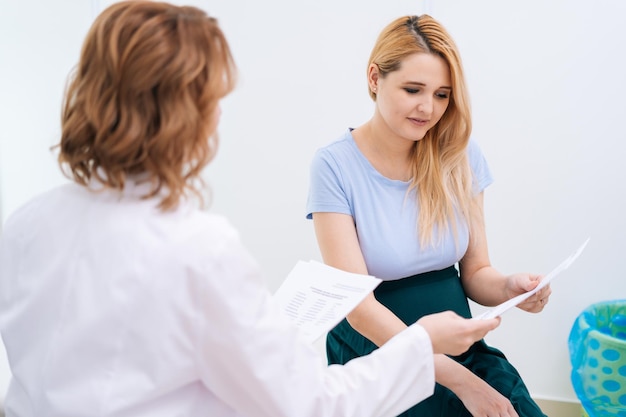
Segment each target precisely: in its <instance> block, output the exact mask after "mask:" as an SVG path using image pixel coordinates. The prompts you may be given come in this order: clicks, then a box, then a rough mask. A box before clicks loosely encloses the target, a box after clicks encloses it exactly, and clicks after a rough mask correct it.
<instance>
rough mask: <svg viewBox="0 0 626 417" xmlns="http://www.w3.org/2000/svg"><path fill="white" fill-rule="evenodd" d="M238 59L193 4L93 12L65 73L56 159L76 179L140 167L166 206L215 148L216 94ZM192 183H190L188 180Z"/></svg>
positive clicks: (227, 83)
mask: <svg viewBox="0 0 626 417" xmlns="http://www.w3.org/2000/svg"><path fill="white" fill-rule="evenodd" d="M235 77H236V67H235V63H234V60H233V57H232V54H231V52H230V48H229V46H228V43H227V41H226V38H225V37H224V35H223V33H222V31H221V30H220V28H219V26H218V23H217V21H216V19H214V18H212V17H210V16H208V15H207V14H206V13H205V12H203V11H202V10H200V9H197V8H195V7H188V6H185V7H178V6H174V5H171V4H168V3H161V2H152V1H125V2H120V3H116V4H113V5H111V6H109V7H108V8H107V9H105V10H104V11H103V12H102V13H101V14H100V15H99V16H98V17H97V18H96V20H95V22H94V23H93V25H92V26H91V29H90V30H89V33H88V34H87V37H86V39H85V42H84V44H83V47H82V52H81V56H80V61H79V63H78V65H77V67H76V68H75V70H74V71H73V74H72V75H71V76H70V79H69V84H68V87H67V91H66V94H65V100H64V106H63V112H62V121H61V124H62V132H61V141H60V143H59V148H60V153H59V157H58V160H59V164H60V165H61V168H62V169H63V171H64V173H65V174H66V175H67V176H68V177H70V178H72V179H73V180H74V181H76V182H77V183H79V184H81V185H88V184H89V182H90V181H91V180H96V181H99V182H100V183H102V184H104V185H105V187H110V188H113V189H119V190H122V189H123V188H124V184H125V182H126V181H127V180H128V177H129V176H134V175H140V176H141V177H142V178H143V176H147V177H148V178H149V180H150V181H151V183H152V187H151V191H150V192H149V193H148V194H147V195H145V196H144V197H145V198H149V197H153V196H156V195H157V194H158V195H159V196H161V197H162V199H161V201H160V203H159V207H160V208H161V209H163V210H168V209H172V208H174V207H176V206H177V204H178V202H179V201H180V199H181V197H182V196H184V195H186V194H187V192H188V191H191V192H192V193H193V194H195V195H196V196H197V197H199V198H200V201H202V194H201V189H200V187H199V184H198V182H199V183H200V184H202V180H201V178H200V172H201V170H202V169H203V168H204V167H205V166H206V164H208V163H209V162H210V161H211V159H212V158H213V156H214V155H215V152H216V151H217V144H218V140H217V135H216V134H215V131H216V129H217V123H218V118H219V114H218V112H219V107H218V104H219V100H220V99H221V98H222V97H224V96H225V95H227V94H228V93H229V92H230V91H232V89H233V88H234V85H235ZM194 184H195V185H194Z"/></svg>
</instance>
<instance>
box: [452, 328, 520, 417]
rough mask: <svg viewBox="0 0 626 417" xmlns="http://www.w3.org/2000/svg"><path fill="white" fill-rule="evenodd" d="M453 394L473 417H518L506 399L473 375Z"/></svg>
mask: <svg viewBox="0 0 626 417" xmlns="http://www.w3.org/2000/svg"><path fill="white" fill-rule="evenodd" d="M475 321H479V320H475ZM454 393H455V394H456V395H457V396H458V397H459V399H460V400H461V401H462V402H463V405H464V406H465V408H467V410H468V411H469V412H470V413H471V414H472V416H474V417H490V416H499V417H519V415H518V414H517V412H516V411H515V408H513V404H511V401H509V400H508V398H506V397H505V396H503V395H502V394H500V393H499V392H498V391H497V390H496V389H495V388H493V387H492V386H491V385H489V384H488V383H486V382H485V381H483V380H482V379H481V378H479V377H477V376H475V375H474V378H472V381H466V383H465V384H463V386H462V388H457V389H455V390H454Z"/></svg>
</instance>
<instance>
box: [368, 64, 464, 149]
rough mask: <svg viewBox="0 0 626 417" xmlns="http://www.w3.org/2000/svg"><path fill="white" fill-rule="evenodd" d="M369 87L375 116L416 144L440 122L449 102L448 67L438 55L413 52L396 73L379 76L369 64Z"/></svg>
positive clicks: (399, 134) (376, 70)
mask: <svg viewBox="0 0 626 417" xmlns="http://www.w3.org/2000/svg"><path fill="white" fill-rule="evenodd" d="M369 82H370V87H371V88H372V89H373V90H374V91H375V92H376V115H375V117H378V118H379V120H382V122H383V123H384V124H385V125H386V127H387V128H388V129H389V130H391V131H392V132H393V133H394V134H395V135H397V136H399V137H402V138H405V139H409V140H411V141H418V140H420V139H422V138H423V137H424V135H426V132H428V130H429V129H430V128H432V127H433V126H434V125H435V124H437V122H438V121H439V120H440V119H441V116H443V114H444V112H445V111H446V109H447V108H448V104H449V103H450V94H451V93H452V85H451V82H450V68H449V67H448V64H447V63H446V61H444V59H443V58H441V57H440V56H438V55H434V54H428V53H416V54H413V55H409V56H407V57H406V58H405V59H404V60H402V61H401V64H400V68H399V69H398V70H397V71H393V72H390V73H388V74H387V75H386V76H385V77H384V78H381V77H380V73H379V70H378V66H376V65H375V64H372V66H370V73H369Z"/></svg>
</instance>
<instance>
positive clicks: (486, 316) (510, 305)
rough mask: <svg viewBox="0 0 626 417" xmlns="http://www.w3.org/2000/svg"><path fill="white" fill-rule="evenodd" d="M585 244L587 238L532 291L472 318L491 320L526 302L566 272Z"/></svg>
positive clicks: (587, 241)
mask: <svg viewBox="0 0 626 417" xmlns="http://www.w3.org/2000/svg"><path fill="white" fill-rule="evenodd" d="M587 243H589V238H587V240H585V243H583V244H582V245H581V246H580V247H579V248H578V249H577V250H576V251H575V252H574V253H572V254H571V255H570V256H569V257H567V259H565V260H564V261H563V262H561V264H560V265H559V266H557V267H556V268H554V269H553V270H552V271H551V272H550V273H549V274H547V275H546V276H544V277H543V279H542V280H541V282H540V283H539V285H537V286H536V287H535V288H534V289H533V290H531V291H528V292H525V293H524V294H520V295H518V296H517V297H513V298H511V299H510V300H508V301H505V302H504V303H502V304H500V305H498V306H496V307H494V308H492V309H490V310H487V311H485V312H484V313H482V314H480V315H478V316H476V317H474V318H475V319H491V318H494V317H498V316H500V315H502V313H504V312H505V311H507V310H509V309H511V308H513V307H515V306H516V305H518V304H519V303H521V302H522V301H524V300H526V299H527V298H528V297H530V296H531V295H533V294H535V293H536V292H537V291H539V290H540V289H542V288H543V287H545V286H546V285H548V284H549V283H550V281H552V280H553V279H554V278H555V277H556V276H557V275H558V274H560V273H561V272H563V271H564V270H566V269H567V268H569V266H570V265H571V264H572V263H573V262H574V261H575V260H576V258H578V256H579V255H580V254H581V253H582V251H583V249H585V247H586V246H587Z"/></svg>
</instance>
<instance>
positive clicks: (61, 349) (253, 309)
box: [0, 183, 434, 417]
mask: <svg viewBox="0 0 626 417" xmlns="http://www.w3.org/2000/svg"><path fill="white" fill-rule="evenodd" d="M145 190H146V188H145V185H141V184H139V185H138V184H133V183H130V184H128V186H127V189H126V190H125V191H124V193H123V194H122V193H119V192H112V191H99V192H94V191H93V190H89V189H88V188H86V187H82V186H79V185H76V184H68V185H64V186H61V187H59V188H57V189H54V190H52V191H50V192H47V193H45V194H43V195H41V196H39V197H37V198H35V199H34V200H33V201H31V202H29V203H28V204H26V205H25V206H24V207H22V208H21V209H19V210H18V211H16V212H15V213H14V214H13V215H12V216H11V217H10V219H9V220H8V221H7V223H6V225H5V229H4V233H3V235H2V239H1V246H0V331H1V334H2V337H3V340H4V343H5V346H6V350H7V353H8V357H9V362H10V367H11V371H12V380H11V382H10V387H9V390H8V392H7V395H6V401H5V407H6V411H5V412H6V413H7V417H14V416H16V417H52V416H59V417H60V416H62V417H72V416H77V417H91V416H94V417H95V416H110V417H113V416H115V417H122V416H133V417H141V416H150V417H159V416H163V417H175V416H181V417H182V416H185V417H194V416H212V417H231V416H248V417H282V416H285V417H324V416H329V417H331V416H332V417H334V416H358V417H367V416H394V415H397V414H398V413H400V412H402V411H404V410H405V409H407V408H409V407H410V406H412V405H413V404H415V403H417V402H419V401H421V400H423V399H424V398H426V397H428V396H429V395H431V394H432V392H433V389H434V365H433V353H432V347H431V344H430V339H429V338H428V335H427V334H426V332H425V331H424V329H423V328H421V327H420V326H418V325H413V326H411V327H410V328H409V329H407V330H406V331H405V332H403V333H402V334H400V335H398V336H396V337H395V338H394V339H392V340H391V341H389V342H388V343H387V344H386V345H385V346H384V347H383V348H381V349H378V350H377V351H376V352H375V353H374V354H372V355H370V356H369V357H364V358H359V359H355V360H354V361H351V362H350V363H349V364H347V365H345V366H336V365H333V366H330V367H329V366H326V364H325V361H324V359H323V358H322V357H321V355H319V354H318V353H317V351H316V350H315V349H314V347H312V346H310V345H309V344H307V343H305V342H303V340H302V339H301V338H300V337H299V335H298V331H297V330H296V329H295V327H293V326H292V325H291V324H290V323H289V322H288V321H287V320H286V319H285V318H284V317H283V315H282V313H281V312H280V311H279V310H278V309H277V307H276V306H275V304H274V302H273V299H272V296H271V295H270V294H269V293H268V291H267V289H266V287H265V284H264V282H263V281H262V279H261V275H260V273H259V270H258V266H257V264H256V263H255V262H254V260H253V259H252V258H251V257H250V255H249V254H248V252H247V251H246V250H245V248H244V247H243V246H242V245H241V242H240V240H239V238H238V235H237V233H236V231H235V230H234V229H233V228H232V226H231V225H229V223H228V222H227V221H226V220H225V219H224V218H222V217H219V216H216V215H213V214H209V213H206V212H203V211H200V210H197V209H196V208H194V207H193V206H192V205H190V204H186V203H185V204H182V205H181V206H180V208H179V209H177V210H176V211H174V212H167V213H163V212H161V211H159V210H158V209H157V208H156V202H157V201H156V200H154V199H150V200H140V199H138V195H141V194H142V193H143V192H144V191H145Z"/></svg>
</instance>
